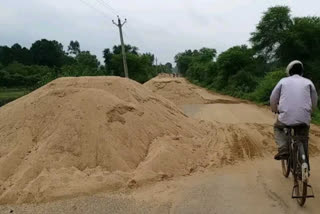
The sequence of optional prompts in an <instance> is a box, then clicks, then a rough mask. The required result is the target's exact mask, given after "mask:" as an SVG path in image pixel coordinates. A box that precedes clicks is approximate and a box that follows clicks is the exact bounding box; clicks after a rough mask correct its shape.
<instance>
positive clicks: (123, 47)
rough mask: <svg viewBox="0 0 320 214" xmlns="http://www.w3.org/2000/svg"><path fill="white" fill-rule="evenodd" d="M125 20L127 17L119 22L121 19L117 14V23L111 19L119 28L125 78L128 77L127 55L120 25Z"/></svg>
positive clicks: (121, 25)
mask: <svg viewBox="0 0 320 214" xmlns="http://www.w3.org/2000/svg"><path fill="white" fill-rule="evenodd" d="M126 22H127V19H125V20H124V22H123V23H121V19H120V17H119V16H118V23H116V22H115V21H114V20H112V23H113V24H115V25H116V26H117V27H118V28H119V32H120V41H121V49H122V58H123V69H124V75H125V77H126V78H129V74H128V65H127V57H126V49H125V46H124V41H123V35H122V27H123V25H124V24H125V23H126Z"/></svg>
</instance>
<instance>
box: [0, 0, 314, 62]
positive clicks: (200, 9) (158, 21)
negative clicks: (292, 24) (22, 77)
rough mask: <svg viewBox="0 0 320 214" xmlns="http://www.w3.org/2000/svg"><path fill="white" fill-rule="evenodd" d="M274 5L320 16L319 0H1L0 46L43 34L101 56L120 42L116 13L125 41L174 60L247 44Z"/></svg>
mask: <svg viewBox="0 0 320 214" xmlns="http://www.w3.org/2000/svg"><path fill="white" fill-rule="evenodd" d="M103 1H105V2H107V4H108V5H107V4H106V3H104V2H103ZM83 2H85V3H83ZM88 5H90V6H88ZM273 5H289V6H290V7H291V9H292V11H293V15H294V16H306V15H318V16H319V15H320V14H319V13H320V12H319V10H317V9H318V8H319V6H320V2H318V0H309V1H308V3H306V2H304V1H293V0H261V1H256V0H224V1H222V0H197V1H194V0H174V1H173V0H162V1H151V0H117V1H115V0H68V1H65V0H55V1H52V0H28V1H21V0H2V1H1V4H0V25H1V29H0V42H1V44H0V45H12V44H14V43H16V42H18V43H20V44H22V45H24V46H30V45H31V44H32V43H33V42H34V41H35V40H38V39H41V38H47V39H55V40H58V41H60V42H62V43H63V44H64V46H65V47H67V45H68V43H69V41H70V40H79V42H80V44H81V48H82V49H83V50H90V51H91V52H93V53H94V54H96V55H97V56H98V57H99V58H100V59H102V51H103V49H104V48H111V47H112V46H113V45H115V44H119V43H120V41H119V35H118V29H117V28H116V27H115V26H114V25H113V24H112V23H111V20H112V19H115V18H116V16H115V14H120V15H121V16H122V17H126V18H128V23H127V24H126V25H125V26H124V29H123V30H124V32H125V35H124V37H125V42H126V43H130V44H133V45H135V46H138V47H139V49H140V50H141V51H143V52H146V51H147V52H152V53H154V54H155V55H156V56H157V57H158V58H159V60H160V61H161V62H162V63H165V62H167V61H170V62H172V61H173V57H174V55H175V54H176V53H177V52H181V51H184V50H186V49H193V48H201V47H204V46H206V47H211V48H216V49H217V50H218V51H219V52H221V51H224V50H226V49H227V48H229V47H231V46H233V45H241V44H248V39H249V36H250V32H252V31H254V30H255V25H256V24H257V23H258V22H259V19H260V17H261V15H262V13H263V11H265V10H267V8H268V7H270V6H273ZM110 6H111V7H112V8H113V9H110ZM93 8H94V9H93Z"/></svg>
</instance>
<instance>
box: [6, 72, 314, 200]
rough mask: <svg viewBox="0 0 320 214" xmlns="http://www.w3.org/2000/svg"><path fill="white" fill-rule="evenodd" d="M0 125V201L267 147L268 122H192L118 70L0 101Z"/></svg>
mask: <svg viewBox="0 0 320 214" xmlns="http://www.w3.org/2000/svg"><path fill="white" fill-rule="evenodd" d="M255 126H258V128H255V129H253V127H255ZM0 131H1V132H0V204H7V203H24V202H46V201H51V200H55V199H60V198H65V197H75V196H79V195H88V194H93V193H97V192H101V191H112V190H119V189H121V188H133V187H136V186H141V185H144V184H145V183H150V182H156V181H161V180H164V179H169V178H172V177H175V176H183V175H189V174H190V173H192V172H195V171H202V170H203V169H205V168H208V167H220V166H222V165H224V164H233V163H235V162H237V161H239V160H246V159H253V158H256V157H262V156H264V155H266V154H269V152H271V151H274V149H275V147H274V143H273V141H272V134H270V133H271V131H272V127H271V126H270V125H258V124H252V125H243V126H235V125H228V124H219V123H210V122H204V121H198V120H194V119H191V118H188V117H187V116H186V115H185V114H183V113H182V112H181V110H180V109H179V108H178V107H177V106H176V105H174V104H173V103H172V102H170V101H168V100H167V99H165V98H163V97H161V96H159V95H156V94H154V93H153V92H151V91H150V90H148V89H146V88H145V87H144V86H142V85H140V84H138V83H136V82H134V81H131V80H128V79H123V78H118V77H81V78H60V79H57V80H55V81H53V82H51V83H49V84H48V85H46V86H44V87H42V88H40V89H38V90H36V91H34V92H33V93H31V94H29V95H27V96H24V97H22V98H20V99H18V100H16V101H14V102H12V103H9V104H8V105H5V106H4V107H2V108H1V109H0ZM319 133H320V132H316V133H315V134H319ZM319 136H320V135H319ZM313 150H315V151H318V150H317V147H314V148H313Z"/></svg>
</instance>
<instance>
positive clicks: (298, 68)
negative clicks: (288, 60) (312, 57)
mask: <svg viewBox="0 0 320 214" xmlns="http://www.w3.org/2000/svg"><path fill="white" fill-rule="evenodd" d="M289 74H290V76H292V75H295V74H298V75H300V76H302V75H303V65H302V64H300V63H296V64H294V65H293V66H292V68H291V69H290V71H289Z"/></svg>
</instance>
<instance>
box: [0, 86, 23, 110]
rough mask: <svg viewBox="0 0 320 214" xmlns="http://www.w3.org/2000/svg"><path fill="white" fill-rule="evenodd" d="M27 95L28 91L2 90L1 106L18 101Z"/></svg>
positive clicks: (0, 95)
mask: <svg viewBox="0 0 320 214" xmlns="http://www.w3.org/2000/svg"><path fill="white" fill-rule="evenodd" d="M27 93H28V90H26V89H21V88H0V106H2V105H5V104H7V103H9V102H11V101H13V100H15V99H18V98H19V97H22V96H23V95H25V94H27Z"/></svg>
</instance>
